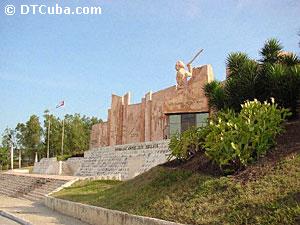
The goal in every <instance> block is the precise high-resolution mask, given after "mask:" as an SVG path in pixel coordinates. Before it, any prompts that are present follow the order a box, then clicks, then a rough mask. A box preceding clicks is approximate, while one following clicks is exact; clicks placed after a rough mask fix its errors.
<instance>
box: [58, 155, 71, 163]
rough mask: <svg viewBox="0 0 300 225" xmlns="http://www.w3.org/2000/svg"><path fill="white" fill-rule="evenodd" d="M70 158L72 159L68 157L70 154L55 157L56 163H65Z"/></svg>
mask: <svg viewBox="0 0 300 225" xmlns="http://www.w3.org/2000/svg"><path fill="white" fill-rule="evenodd" d="M71 157H72V155H70V154H64V155H58V156H56V158H57V161H66V160H68V159H69V158H71Z"/></svg>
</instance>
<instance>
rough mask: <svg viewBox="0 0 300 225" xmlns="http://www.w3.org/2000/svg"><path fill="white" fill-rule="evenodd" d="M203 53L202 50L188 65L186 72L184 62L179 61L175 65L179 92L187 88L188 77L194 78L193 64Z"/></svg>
mask: <svg viewBox="0 0 300 225" xmlns="http://www.w3.org/2000/svg"><path fill="white" fill-rule="evenodd" d="M202 51H203V49H201V50H200V51H199V52H198V53H197V54H196V55H195V56H194V58H193V59H192V60H191V61H190V62H189V63H187V65H186V67H187V68H188V71H186V70H185V64H184V63H183V62H182V61H177V62H176V65H175V69H176V71H177V73H176V81H177V90H180V89H182V88H184V87H186V86H187V81H188V77H192V74H193V67H192V65H191V64H192V62H193V61H194V60H195V59H196V58H197V57H198V56H199V55H200V53H201V52H202Z"/></svg>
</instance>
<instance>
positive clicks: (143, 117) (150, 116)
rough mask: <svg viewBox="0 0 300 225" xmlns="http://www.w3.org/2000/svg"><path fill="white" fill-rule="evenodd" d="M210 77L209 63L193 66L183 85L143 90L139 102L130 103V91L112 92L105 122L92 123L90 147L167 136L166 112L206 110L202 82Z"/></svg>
mask: <svg viewBox="0 0 300 225" xmlns="http://www.w3.org/2000/svg"><path fill="white" fill-rule="evenodd" d="M213 79H214V76H213V71H212V67H211V65H204V66H201V67H198V68H194V69H193V76H192V77H191V78H190V79H189V81H188V83H187V85H186V87H185V88H184V89H181V90H177V89H176V86H175V85H174V86H172V87H169V88H166V89H163V90H160V91H158V92H154V93H151V92H149V93H147V94H146V95H145V97H144V98H142V101H141V103H138V104H130V94H129V93H127V94H125V95H124V96H117V95H112V101H111V108H110V109H109V110H108V119H107V122H103V123H99V124H96V125H94V126H93V127H92V132H91V139H90V149H92V148H97V147H102V146H114V145H122V144H130V143H138V142H146V141H160V140H163V139H165V138H166V137H167V136H168V115H171V114H180V113H202V112H203V113H204V112H209V107H208V101H207V98H206V97H205V95H204V91H203V86H204V84H206V83H207V82H210V81H212V80H213Z"/></svg>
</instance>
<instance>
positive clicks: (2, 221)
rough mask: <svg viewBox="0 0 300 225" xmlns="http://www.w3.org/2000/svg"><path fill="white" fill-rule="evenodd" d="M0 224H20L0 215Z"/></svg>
mask: <svg viewBox="0 0 300 225" xmlns="http://www.w3.org/2000/svg"><path fill="white" fill-rule="evenodd" d="M0 224H1V225H20V224H19V223H16V222H14V221H12V220H10V219H7V218H6V217H3V216H0Z"/></svg>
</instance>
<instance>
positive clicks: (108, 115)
mask: <svg viewBox="0 0 300 225" xmlns="http://www.w3.org/2000/svg"><path fill="white" fill-rule="evenodd" d="M110 114H111V110H110V109H108V113H107V145H108V146H110V145H112V144H111V141H110V120H111V116H110Z"/></svg>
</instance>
